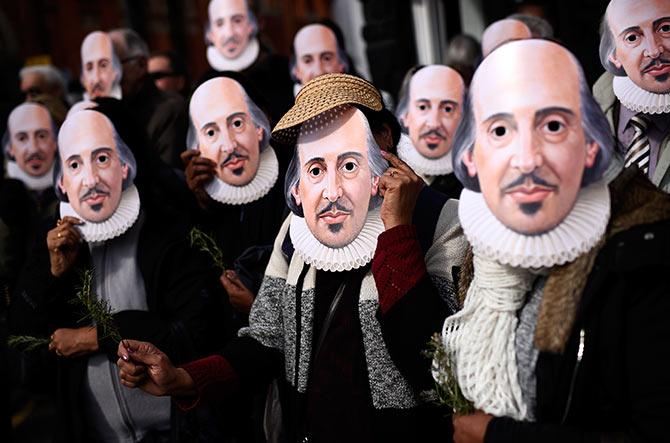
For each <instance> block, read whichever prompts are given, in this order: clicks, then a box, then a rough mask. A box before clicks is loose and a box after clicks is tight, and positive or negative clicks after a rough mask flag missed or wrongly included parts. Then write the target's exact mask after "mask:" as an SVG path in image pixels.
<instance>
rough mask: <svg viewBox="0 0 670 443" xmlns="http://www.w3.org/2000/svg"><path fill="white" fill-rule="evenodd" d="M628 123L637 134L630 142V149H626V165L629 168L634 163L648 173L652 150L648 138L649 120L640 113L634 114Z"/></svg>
mask: <svg viewBox="0 0 670 443" xmlns="http://www.w3.org/2000/svg"><path fill="white" fill-rule="evenodd" d="M628 124H629V125H630V126H632V127H633V129H634V130H635V136H634V137H633V140H632V141H631V142H630V146H629V147H628V151H626V159H625V161H624V167H626V168H628V167H629V166H631V165H633V164H634V165H637V167H638V168H639V169H640V170H641V171H643V172H644V173H645V174H646V173H647V171H649V154H650V152H651V149H650V146H649V139H648V138H647V126H648V125H649V121H648V120H647V119H646V118H645V117H643V115H642V114H641V113H640V114H636V115H634V116H633V117H632V118H631V119H630V122H629V123H628Z"/></svg>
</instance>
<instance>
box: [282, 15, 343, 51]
mask: <svg viewBox="0 0 670 443" xmlns="http://www.w3.org/2000/svg"><path fill="white" fill-rule="evenodd" d="M324 47H327V48H329V49H332V50H333V51H334V52H335V55H336V56H337V37H336V36H335V33H334V32H333V30H332V29H330V28H329V27H328V26H325V25H322V24H319V23H314V24H311V25H307V26H303V27H302V28H300V30H299V31H298V32H297V33H296V34H295V38H294V39H293V50H294V52H295V56H296V57H300V56H301V55H304V54H312V53H314V52H316V51H317V49H318V50H320V51H322V50H323V48H324Z"/></svg>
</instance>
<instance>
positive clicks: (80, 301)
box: [70, 270, 121, 344]
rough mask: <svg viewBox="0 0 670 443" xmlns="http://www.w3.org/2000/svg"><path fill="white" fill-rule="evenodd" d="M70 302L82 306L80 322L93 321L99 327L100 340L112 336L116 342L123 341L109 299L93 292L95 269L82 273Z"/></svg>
mask: <svg viewBox="0 0 670 443" xmlns="http://www.w3.org/2000/svg"><path fill="white" fill-rule="evenodd" d="M70 303H71V304H73V305H75V306H79V307H80V308H82V311H83V312H82V317H81V318H80V319H79V322H82V323H83V322H92V323H93V324H95V325H96V326H97V327H98V331H100V333H101V335H102V336H101V337H98V340H99V341H102V340H104V339H106V338H111V339H112V340H113V341H114V342H115V343H117V344H118V343H119V342H120V341H121V334H119V330H118V328H117V327H116V324H115V323H114V316H113V315H112V308H111V306H109V303H108V302H107V300H104V299H101V298H100V299H99V298H98V297H97V296H96V295H95V294H94V293H93V271H92V270H87V271H83V272H82V273H81V283H80V285H79V287H78V288H77V293H76V295H75V298H74V299H72V300H70Z"/></svg>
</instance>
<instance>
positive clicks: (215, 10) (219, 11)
mask: <svg viewBox="0 0 670 443" xmlns="http://www.w3.org/2000/svg"><path fill="white" fill-rule="evenodd" d="M248 11H249V5H248V4H247V1H246V0H211V1H210V2H209V6H208V7H207V13H208V15H209V21H210V22H213V21H215V20H216V19H217V18H219V17H222V18H226V19H227V18H229V17H231V16H233V15H236V14H243V15H244V16H247V15H248Z"/></svg>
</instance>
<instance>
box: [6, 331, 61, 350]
mask: <svg viewBox="0 0 670 443" xmlns="http://www.w3.org/2000/svg"><path fill="white" fill-rule="evenodd" d="M50 342H51V340H50V339H48V338H45V337H33V336H32V335H10V336H9V337H7V345H9V346H10V347H12V348H14V349H18V350H19V351H23V352H30V351H34V350H35V349H39V348H41V347H42V346H49V343H50Z"/></svg>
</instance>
